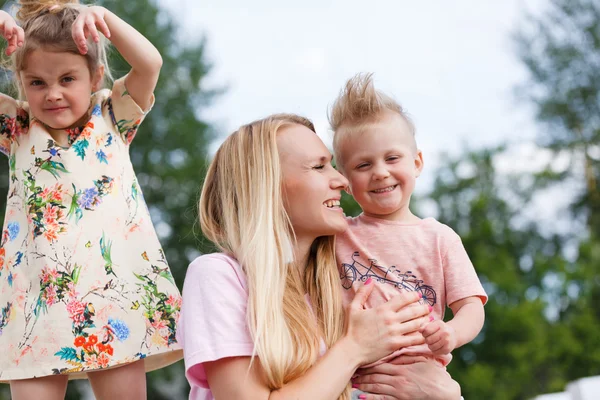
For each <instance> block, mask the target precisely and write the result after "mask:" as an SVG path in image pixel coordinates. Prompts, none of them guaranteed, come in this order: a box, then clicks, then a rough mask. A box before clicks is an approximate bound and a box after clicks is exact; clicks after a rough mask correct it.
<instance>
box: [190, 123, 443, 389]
mask: <svg viewBox="0 0 600 400" xmlns="http://www.w3.org/2000/svg"><path fill="white" fill-rule="evenodd" d="M231 182H235V185H232V184H231ZM347 184H348V182H347V180H346V179H345V178H344V177H343V176H342V175H341V174H339V173H338V172H337V171H336V170H335V169H334V168H333V167H332V165H331V154H330V153H329V151H328V150H327V148H326V147H325V145H324V144H323V142H321V140H320V139H319V138H318V136H317V135H316V134H315V130H314V126H313V125H312V123H311V122H310V121H308V120H307V119H305V118H302V117H298V116H295V115H274V116H271V117H268V118H265V119H263V120H260V121H256V122H253V123H251V124H248V125H245V126H242V127H241V128H240V129H239V130H238V131H237V132H235V133H234V134H233V135H231V136H230V137H229V138H227V140H226V141H225V142H224V143H223V145H222V146H221V147H220V149H219V150H218V152H217V154H216V156H215V158H214V160H213V161H212V164H211V166H210V168H209V170H208V173H207V176H206V180H205V183H204V188H203V190H202V196H201V199H200V222H201V225H202V231H203V232H204V234H205V235H206V237H207V238H209V239H210V240H211V241H213V242H214V243H215V244H216V245H217V246H218V247H219V248H220V249H221V251H222V253H216V254H207V255H203V256H200V257H199V258H197V259H196V260H195V261H193V262H192V263H191V265H190V267H189V269H188V272H187V275H186V278H185V284H184V290H183V298H184V300H183V310H182V318H181V321H180V323H181V326H180V330H179V333H178V334H179V335H180V336H181V341H180V342H181V343H182V344H183V346H184V350H185V363H186V375H187V378H188V380H189V382H190V385H191V387H192V392H191V394H190V399H193V400H211V399H239V400H243V399H251V400H257V399H311V400H320V399H322V400H326V399H328V400H334V399H338V398H344V399H348V398H349V397H348V396H349V389H350V388H349V381H350V378H351V377H352V375H353V373H354V372H355V370H356V369H357V368H358V367H359V366H360V365H363V364H367V363H369V362H370V361H374V360H376V359H378V358H379V357H380V356H382V355H387V354H389V353H391V352H392V351H393V350H395V349H397V348H400V347H404V346H409V345H414V344H418V343H423V337H422V336H421V335H420V334H419V333H418V332H416V331H417V330H418V329H419V327H420V326H422V325H424V324H425V323H426V322H428V321H429V318H428V316H427V314H428V307H426V306H424V305H413V306H409V305H410V304H413V303H415V302H417V301H418V300H419V299H420V296H417V295H416V294H415V293H411V294H404V295H400V296H397V297H395V298H394V299H392V300H391V301H390V302H388V303H386V304H382V305H381V306H380V307H377V308H375V309H371V310H364V309H363V307H362V304H364V302H365V301H366V299H367V297H368V294H369V291H370V290H371V288H372V287H373V286H374V285H373V283H372V282H370V280H367V281H366V282H365V285H364V286H362V287H361V290H360V293H359V294H358V295H357V297H356V298H355V300H354V302H353V303H352V305H351V306H350V310H349V314H348V319H347V322H346V324H344V318H343V311H342V297H341V289H340V285H339V274H338V272H337V267H336V264H335V259H334V236H333V235H334V234H337V233H341V232H343V231H344V230H345V229H346V227H347V223H346V220H345V218H344V215H343V213H342V211H341V208H340V207H339V200H340V197H341V191H342V190H343V189H344V188H345V187H346V186H347ZM438 369H439V368H438ZM424 373H425V375H424V376H423V377H421V378H420V380H417V382H419V383H423V384H424V385H425V384H426V380H427V379H431V378H437V377H436V376H432V375H428V373H429V372H428V371H424ZM446 382H447V381H446ZM402 392H404V393H405V394H406V395H407V397H406V398H410V399H414V398H424V397H423V396H421V392H420V389H414V390H412V391H411V390H404V389H401V393H402ZM419 396H420V397H419ZM398 398H401V397H400V396H398Z"/></svg>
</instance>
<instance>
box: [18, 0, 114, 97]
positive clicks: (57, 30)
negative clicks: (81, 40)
mask: <svg viewBox="0 0 600 400" xmlns="http://www.w3.org/2000/svg"><path fill="white" fill-rule="evenodd" d="M83 7H86V6H84V5H82V4H79V1H78V0H20V1H19V10H18V11H17V15H16V20H17V22H18V23H19V25H20V26H21V27H22V28H23V31H24V33H25V42H24V43H23V46H22V47H18V48H17V50H16V51H15V52H14V53H13V54H12V56H11V58H10V61H9V65H8V67H9V69H10V70H11V71H12V72H13V74H14V77H15V81H16V83H17V90H18V92H19V98H20V99H23V97H24V92H23V87H22V85H21V83H20V82H19V79H18V75H19V72H20V71H22V70H23V69H25V68H26V67H27V65H26V60H27V56H28V55H29V53H31V52H32V51H34V50H36V49H44V50H48V51H57V52H67V53H72V54H77V55H80V56H82V57H85V59H86V61H87V64H88V68H89V70H90V75H92V76H93V74H94V73H95V72H96V70H97V69H98V68H99V67H100V66H101V65H103V66H104V77H107V78H108V79H111V80H112V76H111V73H110V69H109V68H108V62H107V57H106V49H107V47H108V41H107V40H106V39H105V38H104V36H103V35H100V41H99V42H98V43H96V42H94V41H93V40H88V43H87V47H88V51H87V53H86V54H81V53H80V52H79V49H78V48H77V45H76V43H75V42H74V41H73V36H72V34H71V27H72V25H73V22H75V19H77V16H79V11H80V10H81V9H82V8H83Z"/></svg>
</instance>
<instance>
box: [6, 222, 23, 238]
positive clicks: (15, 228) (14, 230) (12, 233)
mask: <svg viewBox="0 0 600 400" xmlns="http://www.w3.org/2000/svg"><path fill="white" fill-rule="evenodd" d="M19 231H20V226H19V223H18V222H15V221H13V222H9V223H8V238H9V239H10V240H11V241H13V240H15V239H16V238H17V236H18V235H19Z"/></svg>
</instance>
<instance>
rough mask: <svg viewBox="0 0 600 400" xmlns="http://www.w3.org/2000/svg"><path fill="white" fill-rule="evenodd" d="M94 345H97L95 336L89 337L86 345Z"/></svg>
mask: <svg viewBox="0 0 600 400" xmlns="http://www.w3.org/2000/svg"><path fill="white" fill-rule="evenodd" d="M96 343H98V336H96V335H90V337H89V338H88V344H90V345H92V346H93V345H95V344H96Z"/></svg>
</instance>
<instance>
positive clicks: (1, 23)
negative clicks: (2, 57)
mask: <svg viewBox="0 0 600 400" xmlns="http://www.w3.org/2000/svg"><path fill="white" fill-rule="evenodd" d="M0 34H1V35H2V36H3V37H4V38H5V39H6V41H7V42H8V45H7V46H6V55H7V56H10V55H11V54H12V53H14V52H15V50H17V47H21V46H23V42H24V41H25V32H23V28H21V27H20V26H18V25H17V23H16V22H15V20H14V18H13V17H11V16H10V14H8V13H7V12H6V11H0Z"/></svg>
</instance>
